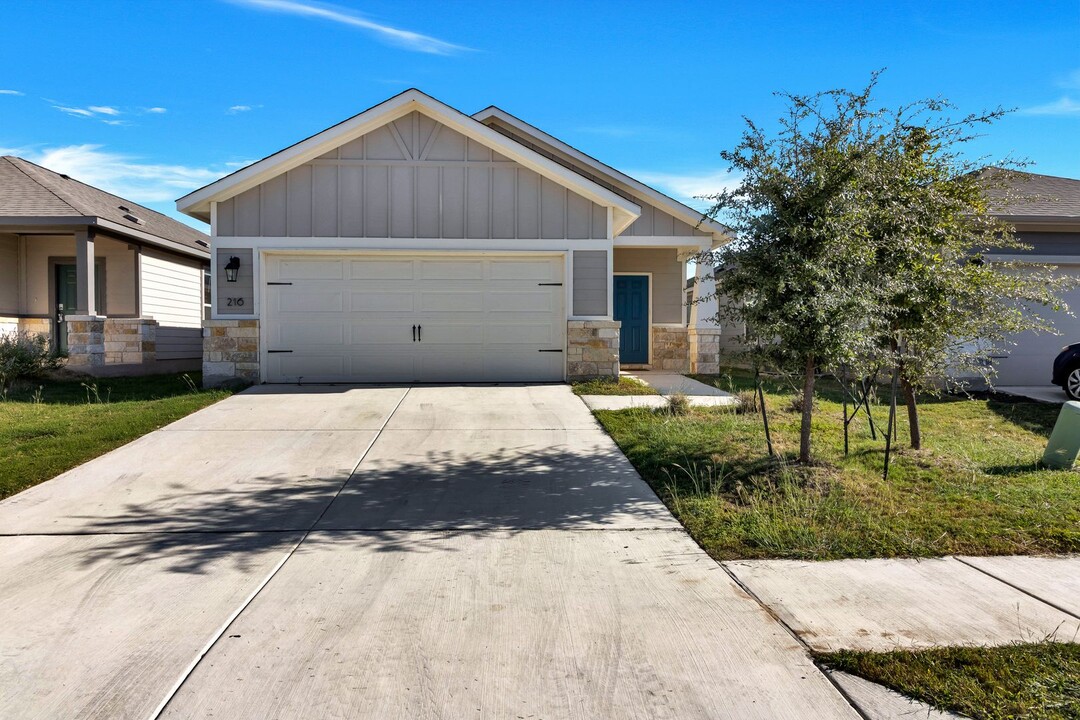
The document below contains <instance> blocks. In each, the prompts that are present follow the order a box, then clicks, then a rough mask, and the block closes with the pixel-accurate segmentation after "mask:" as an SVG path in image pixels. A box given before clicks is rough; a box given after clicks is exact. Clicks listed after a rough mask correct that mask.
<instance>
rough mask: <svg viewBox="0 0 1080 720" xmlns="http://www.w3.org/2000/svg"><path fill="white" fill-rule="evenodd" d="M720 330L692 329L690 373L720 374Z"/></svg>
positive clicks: (690, 336)
mask: <svg viewBox="0 0 1080 720" xmlns="http://www.w3.org/2000/svg"><path fill="white" fill-rule="evenodd" d="M722 334H723V331H722V330H721V329H720V328H690V329H689V332H688V333H687V336H688V338H689V344H690V348H689V349H690V372H692V373H698V374H701V375H716V374H717V373H719V372H720V338H721V335H722Z"/></svg>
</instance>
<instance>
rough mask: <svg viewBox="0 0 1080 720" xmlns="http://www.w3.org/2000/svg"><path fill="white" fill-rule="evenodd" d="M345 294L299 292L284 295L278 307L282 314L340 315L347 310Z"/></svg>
mask: <svg viewBox="0 0 1080 720" xmlns="http://www.w3.org/2000/svg"><path fill="white" fill-rule="evenodd" d="M343 295H344V293H343V292H341V291H338V292H311V291H310V290H299V289H298V290H297V291H295V292H291V293H283V294H282V295H281V297H280V299H279V301H278V304H277V307H278V309H279V310H280V311H281V312H282V313H340V312H341V311H342V310H344V309H345V300H344V297H343Z"/></svg>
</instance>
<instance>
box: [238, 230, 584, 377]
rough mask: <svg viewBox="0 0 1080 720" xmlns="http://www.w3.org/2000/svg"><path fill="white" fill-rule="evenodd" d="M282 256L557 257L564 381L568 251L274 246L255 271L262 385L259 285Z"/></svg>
mask: <svg viewBox="0 0 1080 720" xmlns="http://www.w3.org/2000/svg"><path fill="white" fill-rule="evenodd" d="M283 256H304V257H317V256H333V257H342V256H345V257H380V258H383V257H385V258H393V257H408V258H419V257H430V258H450V259H453V258H472V257H481V258H529V257H536V258H541V257H547V258H559V259H561V261H562V285H563V288H562V290H563V292H562V316H561V320H562V323H563V332H562V347H561V350H562V353H561V355H562V378H561V380H562V381H563V382H565V381H566V378H567V341H566V326H565V323H566V321H567V320H568V319H569V312H570V308H571V307H572V298H573V275H572V272H571V270H572V268H571V256H572V253H571V251H570V250H569V249H566V250H562V249H560V250H501V249H500V250H469V249H460V250H438V249H435V250H432V249H425V250H414V249H406V248H402V249H369V248H355V247H353V248H340V247H326V248H295V247H275V248H260V249H259V251H258V257H259V262H258V263H256V266H257V267H256V268H255V273H254V275H255V278H254V279H255V288H254V289H255V297H254V298H253V299H254V305H255V317H258V318H260V322H259V368H260V370H259V374H260V380H261V381H262V382H278V381H271V380H270V379H269V352H268V351H269V350H270V347H269V344H268V341H269V337H268V332H267V331H268V327H269V326H268V322H267V321H268V318H269V308H268V307H267V306H266V304H265V303H264V302H263V297H262V293H263V286H264V285H265V283H266V281H267V278H268V277H269V274H268V272H267V266H268V263H269V262H271V260H272V259H275V258H280V257H283Z"/></svg>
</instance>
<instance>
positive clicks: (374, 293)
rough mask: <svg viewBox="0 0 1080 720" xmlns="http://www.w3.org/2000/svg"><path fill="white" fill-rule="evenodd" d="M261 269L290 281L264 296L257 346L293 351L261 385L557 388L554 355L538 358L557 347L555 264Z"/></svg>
mask: <svg viewBox="0 0 1080 720" xmlns="http://www.w3.org/2000/svg"><path fill="white" fill-rule="evenodd" d="M268 262H269V268H268V270H267V272H266V276H267V277H268V278H274V277H282V276H283V275H284V273H285V272H286V271H287V272H290V273H293V276H294V277H296V278H297V279H298V281H297V282H295V283H294V284H292V285H280V286H267V288H266V299H265V307H266V309H267V313H266V317H265V318H264V324H263V330H262V333H263V337H264V341H265V342H266V343H267V344H266V347H267V348H268V349H274V350H290V351H291V352H282V353H273V354H270V355H269V356H268V357H267V365H266V367H267V380H268V381H270V382H295V381H297V380H301V379H302V380H303V381H305V382H416V381H419V382H498V381H528V380H541V381H558V380H562V379H563V376H564V361H565V358H564V354H563V353H562V352H541V350H545V351H550V350H561V349H563V348H564V346H565V342H566V339H565V338H566V314H565V304H564V303H565V301H564V297H563V292H564V289H563V287H562V286H561V282H562V274H563V268H564V261H563V259H562V258H561V257H560V258H555V259H552V258H506V257H488V256H475V257H454V258H434V257H427V258H425V257H418V258H402V257H377V256H370V257H362V256H351V257H346V256H342V257H340V258H321V259H319V260H318V261H315V262H311V263H309V262H307V261H305V260H304V259H302V258H294V257H282V258H274V257H271V258H269V260H268ZM335 273H337V275H335ZM342 274H344V276H345V277H341V275H342ZM319 276H322V277H319ZM540 283H552V285H540ZM414 325H417V326H420V327H421V328H422V331H421V332H422V340H416V341H414V340H413V335H412V332H413V326H414Z"/></svg>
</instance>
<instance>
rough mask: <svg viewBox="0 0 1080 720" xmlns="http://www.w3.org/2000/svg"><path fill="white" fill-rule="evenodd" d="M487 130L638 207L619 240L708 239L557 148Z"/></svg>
mask: <svg viewBox="0 0 1080 720" xmlns="http://www.w3.org/2000/svg"><path fill="white" fill-rule="evenodd" d="M488 126H489V127H490V128H491V129H492V130H497V131H499V132H500V133H501V134H503V135H505V136H506V137H508V138H510V139H511V140H513V141H514V142H517V143H519V144H521V145H524V146H525V147H527V148H529V149H530V150H532V151H533V152H537V153H539V154H541V155H543V156H544V157H546V158H548V159H549V160H553V161H555V162H557V163H559V164H560V165H562V166H563V167H566V168H569V169H571V170H573V171H574V172H576V173H578V174H579V175H584V176H585V177H587V178H588V179H590V180H592V181H593V182H594V183H596V184H597V185H600V186H601V187H605V188H607V189H608V190H610V191H611V192H613V193H615V194H616V195H619V196H621V197H624V198H626V199H627V200H630V201H631V202H633V203H636V204H638V205H639V206H641V217H639V218H638V219H637V220H635V221H634V222H633V224H632V225H630V227H628V228H626V229H625V230H623V231H622V232H621V233H619V237H627V236H630V237H705V236H708V235H711V233H709V232H707V231H705V230H702V229H701V228H699V227H695V226H694V225H691V224H690V223H687V222H684V221H683V220H679V219H678V218H676V217H675V216H674V215H671V214H670V213H667V212H664V211H663V210H661V209H659V208H657V207H655V206H653V205H652V204H650V202H649V200H648V199H646V198H644V197H642V196H640V195H637V194H634V193H632V192H630V191H629V190H627V188H625V187H621V186H619V185H615V184H614V183H612V182H611V181H609V180H607V179H605V178H603V177H600V176H599V175H597V174H596V173H595V172H593V171H592V170H591V169H590V168H588V167H586V166H585V165H583V164H582V163H580V162H577V161H576V160H575V159H574V158H572V157H570V156H569V155H567V154H566V153H564V152H561V151H560V150H559V149H558V148H554V147H551V146H549V145H546V144H542V143H540V142H539V141H537V140H535V139H532V138H527V137H524V136H523V135H521V134H520V133H518V132H515V130H514V129H513V128H511V127H508V126H507V125H504V124H503V123H501V122H499V121H498V120H497V119H495V118H492V119H491V120H490V121H489V122H488ZM719 190H720V188H717V191H719Z"/></svg>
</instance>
